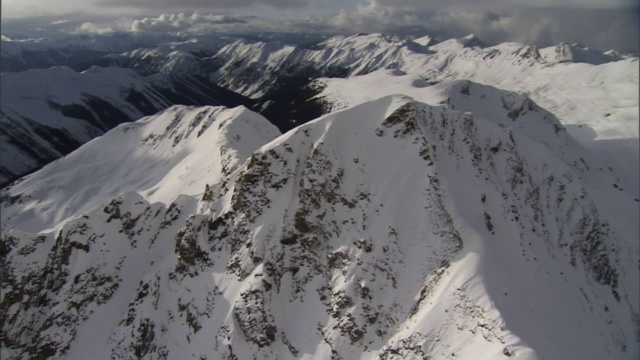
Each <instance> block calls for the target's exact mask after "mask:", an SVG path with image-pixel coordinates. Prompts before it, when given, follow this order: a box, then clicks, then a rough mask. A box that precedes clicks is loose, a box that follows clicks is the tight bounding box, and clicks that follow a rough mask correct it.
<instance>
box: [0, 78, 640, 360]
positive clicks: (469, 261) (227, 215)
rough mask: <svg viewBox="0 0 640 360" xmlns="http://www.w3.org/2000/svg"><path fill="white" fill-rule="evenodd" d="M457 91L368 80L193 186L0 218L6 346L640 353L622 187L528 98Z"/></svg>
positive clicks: (206, 353) (234, 354) (105, 354)
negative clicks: (21, 224) (359, 94)
mask: <svg viewBox="0 0 640 360" xmlns="http://www.w3.org/2000/svg"><path fill="white" fill-rule="evenodd" d="M466 85H467V86H469V84H468V83H466ZM463 89H465V83H454V84H451V85H449V86H447V85H446V84H443V85H441V87H440V91H441V92H442V93H443V94H442V95H443V96H445V95H446V97H448V98H451V99H455V98H457V96H458V95H456V92H457V93H458V94H461V91H462V90H463ZM467 89H468V90H469V94H470V95H471V96H473V99H472V100H473V102H475V103H472V104H471V105H469V107H468V109H469V110H471V112H461V111H458V110H456V109H454V108H457V107H458V106H462V105H454V106H453V107H454V108H452V105H451V104H446V102H445V103H443V104H442V105H441V106H432V105H427V104H424V103H420V102H416V101H415V100H413V99H411V98H408V97H406V96H388V97H383V98H381V99H376V100H373V101H370V102H366V103H363V104H359V105H356V106H353V107H349V108H346V109H343V110H340V111H338V112H335V113H332V114H330V115H328V116H325V117H322V118H320V119H318V120H315V121H313V122H310V123H308V124H305V125H302V126H300V127H299V128H296V129H294V130H292V131H290V132H288V133H287V134H284V135H282V136H280V137H278V138H276V139H275V140H273V141H271V142H269V143H267V144H265V145H264V146H262V147H261V148H259V149H258V150H256V151H255V152H254V153H253V154H252V155H251V156H250V157H249V158H248V159H247V160H246V161H245V162H244V163H243V164H242V165H241V166H239V167H238V168H237V169H235V170H233V171H231V172H222V174H219V175H218V174H213V173H212V174H211V175H207V176H198V179H200V180H199V181H203V182H205V183H206V184H209V186H208V190H207V191H204V190H200V192H196V191H197V190H198V188H199V189H203V187H202V183H199V185H198V186H194V187H192V188H189V189H193V190H189V191H186V192H187V193H188V195H185V196H178V197H177V198H176V197H175V195H177V194H178V193H180V192H181V191H180V186H183V185H188V184H189V181H185V182H180V183H173V182H172V181H170V182H168V183H167V184H171V188H172V190H173V194H172V196H170V197H164V198H158V200H161V201H167V203H150V201H149V200H151V201H154V200H153V199H151V197H153V196H154V194H151V192H148V191H147V192H146V193H145V191H146V190H147V189H148V188H144V187H142V189H140V190H141V194H142V195H141V194H137V193H134V192H128V193H125V194H122V195H119V196H117V197H115V198H113V199H112V200H109V201H106V202H104V203H103V205H100V206H96V207H95V208H94V210H91V211H88V212H85V213H84V215H81V216H78V217H76V218H75V219H74V220H71V221H68V222H64V221H61V222H59V223H57V226H56V229H55V230H53V229H52V230H46V231H44V232H42V233H41V234H33V233H32V234H29V233H27V232H23V231H19V230H11V229H10V228H7V229H5V230H4V231H3V233H4V236H3V238H2V247H1V249H2V251H1V252H0V254H1V255H2V266H3V272H4V273H5V274H7V275H6V276H5V277H4V278H3V282H4V283H3V289H4V291H3V293H4V297H3V300H2V307H1V308H0V309H1V310H2V316H1V317H0V318H1V319H2V321H3V322H2V331H3V335H4V336H3V341H4V346H3V349H2V351H3V354H2V355H3V357H6V358H12V357H13V358H21V357H24V356H31V357H41V356H44V355H48V356H51V357H52V358H67V359H84V358H85V357H86V354H87V353H91V354H93V356H95V357H99V358H109V357H116V358H123V357H124V358H128V357H134V358H145V359H155V358H173V357H176V356H178V357H185V356H187V357H191V356H193V357H199V358H209V359H214V358H216V359H217V358H238V359H244V358H257V359H272V358H279V359H289V358H317V359H325V358H361V359H394V358H407V359H411V358H414V359H422V358H427V357H431V358H438V359H440V358H461V359H478V358H487V359H495V358H502V357H504V358H507V357H512V358H517V359H538V358H539V359H567V358H581V359H603V358H620V359H627V358H628V359H634V358H637V356H638V355H639V353H640V349H639V343H638V339H637V331H638V326H639V322H640V320H639V317H638V313H639V309H638V303H639V302H638V301H639V300H640V299H639V296H638V281H639V280H640V279H639V278H638V272H637V269H638V255H639V251H638V244H637V241H636V239H637V237H638V231H637V225H635V223H628V222H627V221H626V220H625V219H621V217H620V214H619V213H618V211H616V210H615V209H614V208H612V207H610V206H611V205H612V204H615V205H616V206H617V209H621V210H620V211H622V210H624V211H631V212H633V211H635V212H636V214H637V204H636V203H635V202H634V201H633V200H631V199H629V198H628V197H627V196H624V194H621V193H619V192H616V191H611V189H610V188H609V187H604V186H602V187H598V186H597V184H598V183H597V181H596V180H602V181H605V180H608V181H613V180H612V178H613V177H612V175H610V174H607V173H601V172H599V171H598V170H594V169H593V165H592V164H590V162H591V160H592V159H590V158H589V157H588V156H587V155H588V154H585V152H584V149H583V148H582V147H581V146H580V145H578V144H577V143H576V142H574V141H573V139H572V138H571V137H569V136H568V135H567V134H566V132H565V131H563V129H562V126H561V125H560V123H558V122H557V120H556V119H555V118H553V117H550V116H548V113H546V112H544V111H543V110H541V109H539V108H537V106H535V104H533V103H531V102H530V101H529V102H526V101H524V100H523V98H521V97H518V96H516V95H514V94H498V96H494V95H495V94H493V93H491V92H490V91H489V90H487V91H486V95H487V96H485V97H482V96H480V95H481V94H480V92H479V91H477V90H478V89H477V88H476V87H475V85H470V86H469V87H468V88H467ZM476 91H477V95H475V94H476ZM446 92H449V93H448V94H446ZM465 92H467V90H465ZM462 95H467V94H462ZM476 96H477V97H476ZM501 98H502V99H508V100H510V101H509V102H507V103H506V104H504V105H503V106H502V105H501V106H500V107H499V108H497V109H496V108H495V107H496V103H495V101H496V100H498V101H499V99H501ZM455 101H457V100H455ZM485 101H486V102H485ZM483 108H492V109H494V110H493V111H487V110H482V109H483ZM474 110H475V111H477V112H478V115H477V116H476V115H475V114H474V113H473V111H474ZM196 111H197V110H196ZM236 111H237V110H236ZM482 111H485V112H482ZM516 112H517V114H516ZM242 113H243V114H245V111H243V112H242ZM510 114H511V115H510ZM160 119H163V117H162V116H161V117H158V118H157V120H160ZM175 119H179V118H177V117H176V118H175ZM255 119H256V122H257V123H260V122H262V123H263V124H264V126H266V127H268V126H267V123H266V121H265V120H260V119H259V117H257V116H255ZM183 120H185V121H186V123H183V122H180V123H179V125H176V126H177V128H180V129H184V128H189V126H188V125H185V124H188V123H189V122H190V121H191V118H190V117H186V118H184V119H183ZM219 120H220V118H218V119H216V120H215V121H214V122H213V124H212V125H211V127H210V128H209V129H215V127H216V124H218V122H219ZM164 121H168V120H164ZM151 124H153V121H149V122H148V123H144V122H143V123H142V124H141V125H142V126H140V127H141V128H146V127H151V126H152V125H151ZM127 126H131V125H125V126H122V127H120V128H118V129H116V130H114V131H113V134H114V135H113V136H114V137H116V136H118V137H121V136H123V135H124V134H123V133H124V130H125V129H126V128H127ZM158 126H159V127H160V128H162V127H163V126H164V123H163V124H162V125H158ZM208 131H211V130H208ZM110 135H111V133H110V134H108V135H107V136H110ZM242 136H244V135H242ZM266 138H268V136H266V137H265V138H263V140H264V141H265V142H266V141H268V140H267V139H266ZM167 140H168V139H167ZM97 141H99V140H96V141H94V142H92V143H89V144H87V145H85V146H84V147H82V148H81V149H79V150H78V151H77V152H76V153H74V154H73V155H72V156H70V157H67V158H65V159H62V160H61V161H60V162H58V163H57V164H54V165H51V166H50V167H48V168H51V167H53V166H63V165H64V164H65V163H66V164H67V165H68V166H72V163H73V162H75V161H76V160H74V159H75V158H74V156H76V157H81V156H82V153H83V152H85V151H89V150H90V149H91V147H92V145H93V144H95V143H96V142H97ZM165 141H166V140H165ZM256 141H257V140H256ZM211 150H212V149H211V148H209V149H205V150H203V153H206V154H209V151H211ZM194 151H195V152H198V150H196V148H195V147H194ZM213 151H214V153H215V150H213ZM194 154H195V153H194ZM202 156H206V155H202ZM109 158H111V157H109ZM238 159H240V157H238ZM203 160H204V159H200V160H198V162H197V163H196V162H194V163H193V166H194V167H195V166H197V165H199V164H200V162H201V161H203ZM114 163H117V164H118V165H120V166H123V167H126V168H131V167H130V166H132V164H135V160H126V159H125V160H122V159H120V158H118V157H114ZM190 165H191V163H190ZM135 167H136V166H135V165H133V168H135ZM48 168H45V169H43V170H42V171H40V172H38V173H36V174H34V175H32V177H31V178H28V179H27V180H25V182H26V181H29V179H36V178H40V179H41V181H43V182H44V181H47V179H48V178H50V177H51V174H46V173H45V171H46V170H47V169H48ZM142 172H144V171H142ZM172 178H173V179H175V178H174V177H172ZM178 179H179V178H178ZM216 183H217V184H218V185H217V186H216V185H215V184H216ZM17 186H20V184H18V185H16V187H17ZM32 186H34V187H37V186H38V185H37V183H36V182H34V183H33V184H32ZM78 188H80V186H78ZM204 188H205V189H206V188H207V186H205V187H204ZM33 190H34V189H33V188H31V186H27V185H25V187H24V188H23V189H20V190H17V189H16V188H15V187H14V188H13V189H10V190H9V191H10V194H11V196H12V197H14V199H15V200H16V204H19V202H20V198H17V199H16V198H15V196H17V195H19V194H20V193H24V192H27V191H33ZM123 190H125V189H123ZM158 191H160V190H158ZM191 191H193V192H191ZM145 194H146V195H145ZM48 196H49V195H48V194H43V193H40V194H34V195H32V199H31V200H27V201H35V200H36V199H37V198H39V197H45V198H46V197H48ZM145 196H146V197H147V198H148V199H145ZM7 199H11V197H9V196H3V203H4V202H6V201H7ZM171 201H172V202H171ZM169 202H171V203H169ZM16 204H13V205H11V204H9V205H6V206H7V208H8V209H11V208H12V207H13V206H16ZM34 206H36V207H37V205H34ZM2 214H3V215H2V216H3V220H4V216H5V215H4V214H6V211H3V212H2ZM3 223H4V221H3ZM185 354H186V355H185Z"/></svg>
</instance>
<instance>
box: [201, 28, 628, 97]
mask: <svg viewBox="0 0 640 360" xmlns="http://www.w3.org/2000/svg"><path fill="white" fill-rule="evenodd" d="M565 48H566V49H567V50H563V51H565V52H570V53H571V54H575V55H566V56H565V55H559V56H560V58H556V57H553V56H551V55H549V54H548V53H549V52H555V51H558V50H557V49H565ZM543 50H544V51H543V53H544V54H545V56H544V57H543V56H542V55H541V53H540V51H538V49H537V48H536V47H535V46H528V45H523V44H519V43H503V44H499V45H496V46H488V45H486V44H485V43H483V42H482V41H481V40H480V39H478V38H477V37H476V36H475V35H469V36H466V37H463V38H460V39H449V40H446V41H442V42H434V41H433V40H432V39H431V38H430V37H423V38H419V39H414V40H411V39H401V38H398V37H390V36H385V35H381V34H370V35H369V34H358V35H353V36H336V37H332V38H330V39H328V40H326V41H324V42H322V43H320V44H319V45H318V46H316V47H314V48H300V47H294V46H287V45H283V44H281V43H277V42H272V43H265V42H250V41H247V40H238V41H236V42H234V43H231V44H229V45H227V46H225V47H223V48H222V49H220V51H219V52H218V53H217V54H216V55H215V56H214V58H215V59H218V60H219V61H220V62H222V63H223V66H222V67H221V68H220V69H219V70H218V71H217V72H216V73H214V74H213V76H214V79H215V80H216V81H217V82H218V83H220V84H221V85H223V86H226V87H228V88H230V89H232V90H234V91H237V92H240V93H242V94H244V95H247V96H250V97H260V96H261V95H263V94H264V92H265V90H266V89H268V88H269V87H270V86H272V85H273V84H274V83H275V82H277V79H278V77H280V76H283V75H285V76H286V75H290V74H292V73H295V72H297V71H300V70H302V71H309V70H310V69H313V70H314V71H315V72H316V73H318V74H325V76H329V77H333V76H336V75H342V76H345V75H350V76H353V75H362V74H367V73H369V72H372V71H374V70H380V69H398V70H402V71H405V72H407V73H411V74H416V75H420V76H422V77H424V78H425V79H427V80H429V81H442V80H450V79H471V80H474V81H478V82H482V83H487V84H490V85H494V86H499V85H514V84H518V83H521V82H523V83H525V85H521V86H527V85H526V83H527V81H525V80H528V79H529V78H532V77H538V76H548V75H550V74H553V73H555V72H556V67H555V66H554V65H555V64H557V63H558V62H570V63H572V64H574V65H576V64H577V63H578V62H583V61H585V62H593V63H596V64H602V63H606V62H612V61H616V60H624V61H623V62H625V61H626V62H628V63H629V65H626V66H631V67H637V58H623V57H621V56H618V55H616V56H614V55H613V54H611V53H599V52H597V51H592V50H588V49H581V48H579V47H578V46H572V47H569V46H568V45H566V44H560V45H558V47H557V48H556V47H552V48H548V49H543ZM571 51H572V52H571ZM561 52H562V51H561ZM587 53H588V54H587ZM597 59H599V60H597ZM596 60H597V61H596ZM535 84H536V83H535V82H534V83H533V84H532V85H535ZM502 87H504V88H510V87H509V86H502ZM518 90H519V88H518Z"/></svg>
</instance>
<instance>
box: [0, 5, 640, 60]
mask: <svg viewBox="0 0 640 360" xmlns="http://www.w3.org/2000/svg"><path fill="white" fill-rule="evenodd" d="M1 4H2V17H3V20H4V21H3V29H2V31H3V35H6V33H7V29H9V28H10V27H9V26H5V25H6V24H11V25H16V24H20V25H23V27H25V28H26V26H27V24H29V21H27V20H26V19H25V18H33V17H43V16H46V18H45V19H47V21H48V23H49V24H51V23H54V25H55V26H58V27H59V29H60V31H62V30H64V31H74V32H83V31H84V32H108V31H158V32H160V31H171V30H176V31H178V30H179V31H187V30H189V29H191V30H193V29H203V28H207V27H209V28H211V27H214V26H227V27H229V26H235V27H236V28H237V27H239V26H245V27H251V26H253V27H261V26H262V27H265V28H271V29H272V30H278V29H284V28H285V27H286V28H287V29H288V30H291V29H295V28H296V27H297V28H300V29H304V30H308V31H313V30H317V31H325V32H335V33H349V32H385V33H405V34H406V33H420V32H424V33H430V34H435V35H441V36H443V37H449V36H464V35H466V34H469V33H475V34H476V35H478V36H479V37H480V38H481V39H482V40H484V41H485V42H488V43H499V42H503V41H518V42H523V43H527V44H535V45H538V46H548V45H552V44H556V43H558V42H570V43H572V42H579V43H581V44H583V45H586V46H589V47H592V48H596V49H601V50H608V49H611V48H613V49H616V50H619V51H623V52H634V53H636V54H637V53H638V46H639V45H638V42H639V41H640V37H639V35H638V33H639V32H640V29H639V27H640V25H639V16H640V15H639V14H640V12H639V11H638V8H639V6H640V0H446V1H441V0H64V1H57V2H53V1H50V0H2V2H1ZM194 11H195V12H196V15H194V13H193V12H194ZM185 12H186V13H185ZM180 13H183V14H182V15H179V14H180ZM185 14H186V15H185ZM250 15H254V16H255V15H259V16H260V18H261V19H262V20H259V21H258V20H256V18H252V19H253V20H251V21H247V19H248V18H247V16H250ZM16 18H22V20H20V22H16V21H11V20H9V19H16ZM41 19H42V18H41ZM265 19H266V20H265ZM283 20H285V21H283ZM269 21H271V22H269ZM65 22H66V23H67V26H66V27H65V26H63V25H64V23H65ZM40 28H41V26H40ZM47 31H48V30H47Z"/></svg>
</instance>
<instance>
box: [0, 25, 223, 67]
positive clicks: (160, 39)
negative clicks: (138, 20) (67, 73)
mask: <svg viewBox="0 0 640 360" xmlns="http://www.w3.org/2000/svg"><path fill="white" fill-rule="evenodd" d="M229 41H231V38H229V37H226V36H192V37H185V36H184V35H176V34H164V33H143V32H133V33H112V34H103V35H78V36H65V37H62V38H57V39H51V38H36V39H17V40H16V39H10V38H6V37H4V36H3V38H2V47H1V48H0V57H1V59H2V62H1V63H0V64H1V65H0V71H2V72H15V71H25V70H29V69H34V68H49V67H52V66H68V67H72V68H74V69H79V70H86V69H88V68H89V67H91V65H98V64H110V63H111V62H112V61H114V60H110V59H111V57H113V56H115V57H116V58H118V56H117V55H118V54H123V55H122V56H121V57H127V54H129V53H131V52H135V51H136V50H138V49H156V55H157V56H158V60H156V61H159V60H160V59H162V55H166V54H168V53H170V52H171V51H179V52H184V53H188V54H196V55H199V56H202V57H206V56H210V55H212V54H214V53H215V52H216V51H217V50H218V49H219V48H221V47H222V46H223V45H224V44H225V43H227V42H229ZM168 50H169V51H168ZM129 61H130V62H131V61H133V60H129ZM138 65H140V64H138Z"/></svg>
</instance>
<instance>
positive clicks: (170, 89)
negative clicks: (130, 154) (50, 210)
mask: <svg viewBox="0 0 640 360" xmlns="http://www.w3.org/2000/svg"><path fill="white" fill-rule="evenodd" d="M0 76H1V86H2V102H1V104H0V113H1V117H0V124H1V125H2V126H1V128H0V146H1V147H2V149H1V151H2V154H3V156H2V158H1V159H0V183H6V182H7V181H10V180H14V179H16V178H17V177H18V176H20V175H23V174H25V173H27V172H29V171H32V170H34V169H36V168H38V167H40V166H42V165H44V164H47V163H49V162H51V161H53V160H55V159H58V158H60V157H61V156H63V155H66V154H68V153H70V152H71V151H73V150H75V149H76V148H78V147H79V146H80V145H82V144H84V143H85V142H87V141H89V140H91V139H93V138H94V137H96V136H98V135H101V134H103V133H105V132H106V131H108V130H110V129H112V128H113V127H115V126H116V125H118V124H120V123H122V122H127V121H133V120H137V119H139V118H141V117H142V116H144V115H151V114H154V113H156V112H158V111H160V110H163V109H165V108H167V107H169V106H171V105H174V104H185V105H226V106H236V105H240V104H245V105H249V104H250V101H249V100H248V99H246V98H244V97H242V96H240V95H238V94H235V93H233V92H231V91H228V90H225V89H223V88H220V87H218V86H216V85H214V84H212V83H211V82H210V81H208V80H207V79H206V78H201V77H198V76H191V75H184V74H180V75H174V74H156V75H152V76H149V77H141V76H139V75H137V74H136V72H134V71H133V70H128V69H122V68H99V67H92V68H91V69H89V70H86V71H83V72H81V73H78V72H75V71H73V70H71V69H69V68H67V67H54V68H49V69H32V70H28V71H24V72H17V73H2V74H1V75H0Z"/></svg>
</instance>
